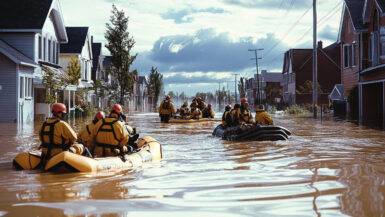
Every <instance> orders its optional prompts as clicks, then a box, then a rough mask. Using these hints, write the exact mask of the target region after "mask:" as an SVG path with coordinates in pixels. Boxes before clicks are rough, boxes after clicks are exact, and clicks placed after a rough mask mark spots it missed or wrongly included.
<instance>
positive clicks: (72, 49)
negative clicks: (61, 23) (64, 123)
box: [60, 27, 92, 111]
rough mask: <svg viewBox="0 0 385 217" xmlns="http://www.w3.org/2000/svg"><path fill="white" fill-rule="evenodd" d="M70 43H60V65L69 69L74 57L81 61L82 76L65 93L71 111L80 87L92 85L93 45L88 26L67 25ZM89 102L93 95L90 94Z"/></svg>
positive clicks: (65, 101) (64, 96) (65, 100)
mask: <svg viewBox="0 0 385 217" xmlns="http://www.w3.org/2000/svg"><path fill="white" fill-rule="evenodd" d="M66 31H67V35H68V43H67V44H61V45H60V66H61V67H62V68H63V70H64V71H67V68H68V65H69V64H70V62H71V59H72V58H75V59H77V60H78V61H79V63H80V68H81V78H80V81H79V85H78V86H68V87H67V88H66V89H65V90H64V93H63V99H64V101H63V102H64V104H66V106H67V108H68V109H69V110H70V111H71V110H74V106H75V92H76V90H77V89H78V88H80V89H81V88H87V87H91V86H92V79H91V68H92V45H91V40H90V37H89V34H88V27H66ZM87 101H88V102H90V101H91V96H88V100H87Z"/></svg>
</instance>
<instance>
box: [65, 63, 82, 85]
mask: <svg viewBox="0 0 385 217" xmlns="http://www.w3.org/2000/svg"><path fill="white" fill-rule="evenodd" d="M80 70H81V68H80V63H79V60H78V59H77V58H75V57H71V61H70V62H69V65H68V66H67V73H66V74H67V76H68V78H67V83H68V84H71V85H79V79H80V78H81V77H82V74H81V71H80Z"/></svg>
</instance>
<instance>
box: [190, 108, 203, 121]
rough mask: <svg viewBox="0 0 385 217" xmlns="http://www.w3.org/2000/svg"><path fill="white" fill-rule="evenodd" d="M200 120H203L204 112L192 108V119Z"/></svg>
mask: <svg viewBox="0 0 385 217" xmlns="http://www.w3.org/2000/svg"><path fill="white" fill-rule="evenodd" d="M199 118H202V112H201V110H199V108H195V109H194V108H192V109H191V115H190V119H199Z"/></svg>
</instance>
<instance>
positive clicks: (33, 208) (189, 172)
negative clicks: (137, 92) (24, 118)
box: [0, 113, 385, 217]
mask: <svg viewBox="0 0 385 217" xmlns="http://www.w3.org/2000/svg"><path fill="white" fill-rule="evenodd" d="M219 116H220V114H218V117H219ZM128 118H129V122H130V124H131V125H132V126H133V127H136V128H137V131H138V132H139V133H140V135H141V136H144V135H150V136H152V137H154V138H156V139H157V140H158V141H160V143H161V144H162V145H163V160H162V161H161V162H156V163H148V164H145V165H143V166H142V167H139V168H135V169H132V170H125V171H112V172H102V173H98V174H89V173H70V174H52V173H40V172H38V171H15V170H13V169H12V165H11V162H12V159H13V158H14V157H15V155H16V154H17V153H19V152H21V151H30V150H34V149H35V148H36V147H38V146H39V140H38V136H37V133H38V130H39V128H40V124H41V123H35V124H34V125H24V126H17V125H16V124H13V123H0V147H1V151H0V176H1V177H2V178H1V180H0V182H1V183H0V216H168V217H169V216H182V215H183V216H214V215H215V216H376V217H377V216H385V200H384V199H385V140H384V138H385V133H384V132H383V131H379V130H373V129H369V128H366V127H362V126H357V125H355V124H352V123H349V122H335V121H333V120H330V119H331V118H328V119H329V120H324V121H322V122H321V121H320V120H313V119H311V118H296V117H289V116H283V115H275V116H274V120H275V122H276V124H277V125H280V126H284V127H286V128H288V129H289V130H291V132H292V133H293V135H292V136H291V138H290V139H289V140H288V141H278V142H230V141H222V140H220V139H219V138H215V137H212V136H211V133H212V131H213V129H214V127H215V126H216V125H217V124H218V123H215V122H210V123H193V124H161V123H159V118H158V116H157V115H156V114H155V113H138V114H130V115H129V117H128ZM88 121H90V119H89V118H88V119H87V118H84V119H81V118H80V119H75V120H71V121H70V124H71V125H72V126H73V127H74V128H75V129H76V130H79V129H80V128H81V127H82V126H83V125H84V124H85V123H86V122H88Z"/></svg>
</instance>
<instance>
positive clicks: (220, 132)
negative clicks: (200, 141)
mask: <svg viewBox="0 0 385 217" xmlns="http://www.w3.org/2000/svg"><path fill="white" fill-rule="evenodd" d="M213 135H214V136H217V137H221V138H222V139H226V140H230V141H234V140H239V141H242V140H249V141H277V140H287V139H288V138H289V136H290V135H291V132H290V131H289V130H288V129H286V128H284V127H280V126H261V125H243V126H236V127H227V128H223V126H222V124H220V125H218V126H217V127H216V128H215V129H214V132H213Z"/></svg>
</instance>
